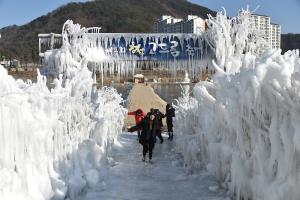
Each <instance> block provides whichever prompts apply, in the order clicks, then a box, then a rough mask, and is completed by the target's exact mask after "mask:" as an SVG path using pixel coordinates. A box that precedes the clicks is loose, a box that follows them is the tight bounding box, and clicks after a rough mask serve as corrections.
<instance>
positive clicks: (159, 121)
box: [154, 109, 164, 144]
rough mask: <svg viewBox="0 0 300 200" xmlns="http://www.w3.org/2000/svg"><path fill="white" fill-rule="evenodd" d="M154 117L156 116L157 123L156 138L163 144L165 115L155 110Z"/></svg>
mask: <svg viewBox="0 0 300 200" xmlns="http://www.w3.org/2000/svg"><path fill="white" fill-rule="evenodd" d="M154 115H155V120H156V123H157V130H156V136H157V137H158V138H159V140H160V143H161V144H162V143H163V142H164V139H163V137H162V135H161V133H162V128H163V122H162V119H163V118H164V114H162V113H161V112H160V111H159V110H158V109H154Z"/></svg>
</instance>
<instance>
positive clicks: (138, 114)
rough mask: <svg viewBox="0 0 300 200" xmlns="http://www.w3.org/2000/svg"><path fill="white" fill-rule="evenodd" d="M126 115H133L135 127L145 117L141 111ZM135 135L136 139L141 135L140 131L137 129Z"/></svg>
mask: <svg viewBox="0 0 300 200" xmlns="http://www.w3.org/2000/svg"><path fill="white" fill-rule="evenodd" d="M128 115H133V116H134V118H135V125H137V124H139V123H140V122H141V121H142V119H143V118H144V117H145V116H146V113H144V112H143V110H142V109H140V108H139V109H137V110H136V111H133V112H129V113H128ZM136 131H137V134H138V139H139V137H140V135H141V130H140V129H137V130H136Z"/></svg>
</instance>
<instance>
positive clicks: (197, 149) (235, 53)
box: [174, 11, 300, 200]
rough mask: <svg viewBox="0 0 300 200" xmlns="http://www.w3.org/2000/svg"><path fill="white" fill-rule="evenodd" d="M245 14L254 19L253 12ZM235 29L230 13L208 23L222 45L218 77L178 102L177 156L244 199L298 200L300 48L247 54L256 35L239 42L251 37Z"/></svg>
mask: <svg viewBox="0 0 300 200" xmlns="http://www.w3.org/2000/svg"><path fill="white" fill-rule="evenodd" d="M241 14H242V15H243V16H244V17H245V19H246V20H247V14H249V13H247V11H246V12H245V11H242V13H241ZM232 23H233V22H232V20H231V19H229V18H227V16H226V15H225V14H224V13H218V15H217V17H216V18H212V17H210V18H209V20H208V24H209V28H210V31H211V36H213V35H214V37H215V39H216V41H215V46H214V49H215V50H216V61H214V65H215V67H216V71H217V73H216V74H215V76H214V77H213V79H212V81H211V82H200V83H198V84H197V85H196V86H195V88H194V90H193V93H194V97H190V96H189V95H188V93H187V92H185V94H184V95H183V97H182V98H180V99H179V100H178V103H177V105H176V108H177V113H176V118H175V128H174V129H175V131H176V133H175V135H177V136H178V137H177V138H178V139H177V140H176V145H177V150H178V151H180V152H182V153H183V155H184V159H185V163H186V164H187V166H188V167H189V169H190V170H192V171H193V170H197V168H199V167H201V166H203V165H204V166H206V168H207V169H208V170H209V171H210V172H211V173H212V174H214V175H215V176H217V177H218V178H219V179H220V180H221V181H222V182H224V186H226V187H228V188H229V189H230V190H231V191H232V192H233V193H234V194H235V195H236V199H241V198H243V199H253V200H285V199H289V200H297V199H299V197H300V192H299V191H300V190H299V184H300V167H299V163H300V157H299V155H300V139H299V138H300V126H299V122H298V120H299V119H300V73H299V69H300V58H299V50H293V51H288V52H287V53H285V54H284V55H281V50H269V51H266V52H265V53H263V54H262V55H258V54H257V53H255V51H252V50H251V49H248V50H246V53H243V51H242V50H243V48H245V47H246V46H245V44H247V43H245V37H244V36H246V35H245V34H247V32H246V33H244V32H245V30H248V29H241V30H240V29H239V28H238V29H236V30H237V32H236V33H237V34H234V36H237V35H239V34H242V36H241V37H239V38H244V39H241V40H238V39H237V38H236V37H233V36H232V35H231V34H229V33H231V32H232V31H233V30H232V28H233V27H235V25H233V24H232ZM239 24H244V21H242V22H240V23H239ZM229 25H231V26H229ZM244 25H247V24H244ZM238 26H239V25H238ZM246 27H247V26H246ZM234 31H235V30H234ZM246 42H248V41H246ZM248 44H249V43H248ZM251 45H254V44H251ZM254 47H255V45H254ZM251 48H253V47H251ZM255 48H256V47H255ZM246 49H247V48H246ZM224 69H226V71H225V70H224Z"/></svg>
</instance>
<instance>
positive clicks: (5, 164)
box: [0, 66, 126, 200]
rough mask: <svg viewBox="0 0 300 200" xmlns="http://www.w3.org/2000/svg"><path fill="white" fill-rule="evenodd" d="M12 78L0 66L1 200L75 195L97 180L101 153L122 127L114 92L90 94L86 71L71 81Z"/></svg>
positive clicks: (75, 72)
mask: <svg viewBox="0 0 300 200" xmlns="http://www.w3.org/2000/svg"><path fill="white" fill-rule="evenodd" d="M54 82H55V83H56V87H55V88H54V89H52V90H51V91H50V90H49V89H48V88H47V86H46V79H45V77H43V76H41V75H40V74H38V78H37V83H34V84H32V83H31V82H28V83H26V82H23V81H21V80H15V79H13V78H12V77H11V76H9V75H8V74H7V71H6V70H5V69H4V68H3V67H2V66H0V88H1V91H0V127H1V131H0V141H2V142H1V148H0V199H3V200H8V199H15V200H24V199H25V200H26V199H28V200H43V199H51V198H53V197H54V199H64V197H65V196H69V197H71V198H72V197H73V198H74V196H76V195H77V194H78V193H79V192H80V191H81V190H82V189H83V188H85V187H87V186H91V185H94V184H95V183H96V182H97V181H98V179H99V178H100V175H99V169H100V168H101V167H102V165H103V164H105V162H104V161H105V160H106V156H105V153H106V151H107V150H108V149H109V148H110V146H111V144H112V143H113V142H114V141H115V140H116V139H117V135H118V134H119V133H120V131H121V129H122V126H123V119H124V115H125V112H126V111H125V109H124V108H122V107H121V106H120V104H121V102H122V99H121V97H120V95H118V94H117V93H116V91H115V90H114V89H111V88H102V89H101V90H98V91H96V90H94V89H93V86H92V83H93V79H92V76H91V72H90V71H88V70H87V68H84V67H83V68H81V69H78V70H73V72H72V78H66V79H65V81H63V80H62V79H59V80H58V79H56V80H55V81H54Z"/></svg>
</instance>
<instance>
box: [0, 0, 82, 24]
mask: <svg viewBox="0 0 300 200" xmlns="http://www.w3.org/2000/svg"><path fill="white" fill-rule="evenodd" d="M83 1H86V0H73V1H72V0H0V28H2V27H5V26H10V25H14V24H16V25H23V24H26V23H28V22H30V21H32V20H34V19H36V18H38V17H40V16H42V15H45V14H47V13H49V12H51V11H53V10H54V9H56V8H58V7H60V6H62V5H64V4H67V3H69V2H83Z"/></svg>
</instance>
